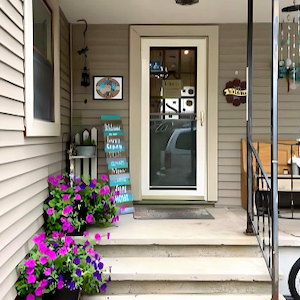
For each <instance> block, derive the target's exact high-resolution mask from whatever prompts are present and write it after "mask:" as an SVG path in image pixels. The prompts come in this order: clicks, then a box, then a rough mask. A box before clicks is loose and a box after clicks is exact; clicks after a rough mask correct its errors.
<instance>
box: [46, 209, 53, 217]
mask: <svg viewBox="0 0 300 300" xmlns="http://www.w3.org/2000/svg"><path fill="white" fill-rule="evenodd" d="M53 214H54V208H48V209H47V215H48V216H50V215H53Z"/></svg>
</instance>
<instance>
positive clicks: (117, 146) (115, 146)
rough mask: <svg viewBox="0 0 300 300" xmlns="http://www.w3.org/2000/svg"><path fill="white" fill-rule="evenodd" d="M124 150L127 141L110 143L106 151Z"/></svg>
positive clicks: (106, 146)
mask: <svg viewBox="0 0 300 300" xmlns="http://www.w3.org/2000/svg"><path fill="white" fill-rule="evenodd" d="M123 151H125V143H121V144H111V143H108V144H106V145H105V152H107V153H112V152H123Z"/></svg>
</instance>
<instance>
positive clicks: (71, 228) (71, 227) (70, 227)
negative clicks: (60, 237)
mask: <svg viewBox="0 0 300 300" xmlns="http://www.w3.org/2000/svg"><path fill="white" fill-rule="evenodd" d="M73 231H74V227H73V226H72V225H71V224H70V226H69V229H68V233H72V232H73Z"/></svg>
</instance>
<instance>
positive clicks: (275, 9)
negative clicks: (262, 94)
mask: <svg viewBox="0 0 300 300" xmlns="http://www.w3.org/2000/svg"><path fill="white" fill-rule="evenodd" d="M278 39H279V0H272V59H273V61H272V91H271V97H272V103H271V133H272V140H271V152H272V155H271V160H272V173H271V187H272V215H273V218H272V300H278V283H279V270H278V269H279V259H278V257H279V253H278Z"/></svg>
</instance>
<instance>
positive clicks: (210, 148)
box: [129, 25, 219, 202]
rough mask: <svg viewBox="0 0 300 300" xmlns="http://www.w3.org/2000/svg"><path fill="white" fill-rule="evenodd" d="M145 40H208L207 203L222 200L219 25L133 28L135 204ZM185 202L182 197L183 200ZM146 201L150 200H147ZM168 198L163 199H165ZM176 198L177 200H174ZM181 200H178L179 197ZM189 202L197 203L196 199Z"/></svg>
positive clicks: (131, 111) (131, 88)
mask: <svg viewBox="0 0 300 300" xmlns="http://www.w3.org/2000/svg"><path fill="white" fill-rule="evenodd" d="M143 37H153V38H159V37H170V38H171V37H175V38H176V37H177V38H180V37H181V38H182V37H183V38H207V53H208V57H207V63H208V65H207V70H208V72H207V114H206V118H207V120H208V123H207V201H213V202H215V201H217V200H218V90H219V88H218V73H219V26H215V25H212V26H201V25H191V26H190V25H165V26H164V25H132V26H130V61H129V63H130V70H129V78H130V83H129V97H130V102H129V140H130V146H129V162H130V176H131V182H132V183H131V189H132V193H133V196H134V201H140V200H142V198H143V197H142V180H141V178H142V168H141V163H142V155H141V153H142V142H141V135H142V129H141V127H142V126H141V124H142V118H141V104H142V103H141V89H142V83H141V77H142V76H141V68H142V64H141V39H142V38H143ZM179 198H180V199H182V197H181V196H180V197H179ZM144 199H149V197H146V198H144ZM163 199H166V198H163V197H161V200H163ZM172 199H174V200H176V199H175V198H174V197H172ZM177 199H178V198H177ZM185 199H186V200H196V199H195V197H194V196H190V197H188V198H187V197H185Z"/></svg>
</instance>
